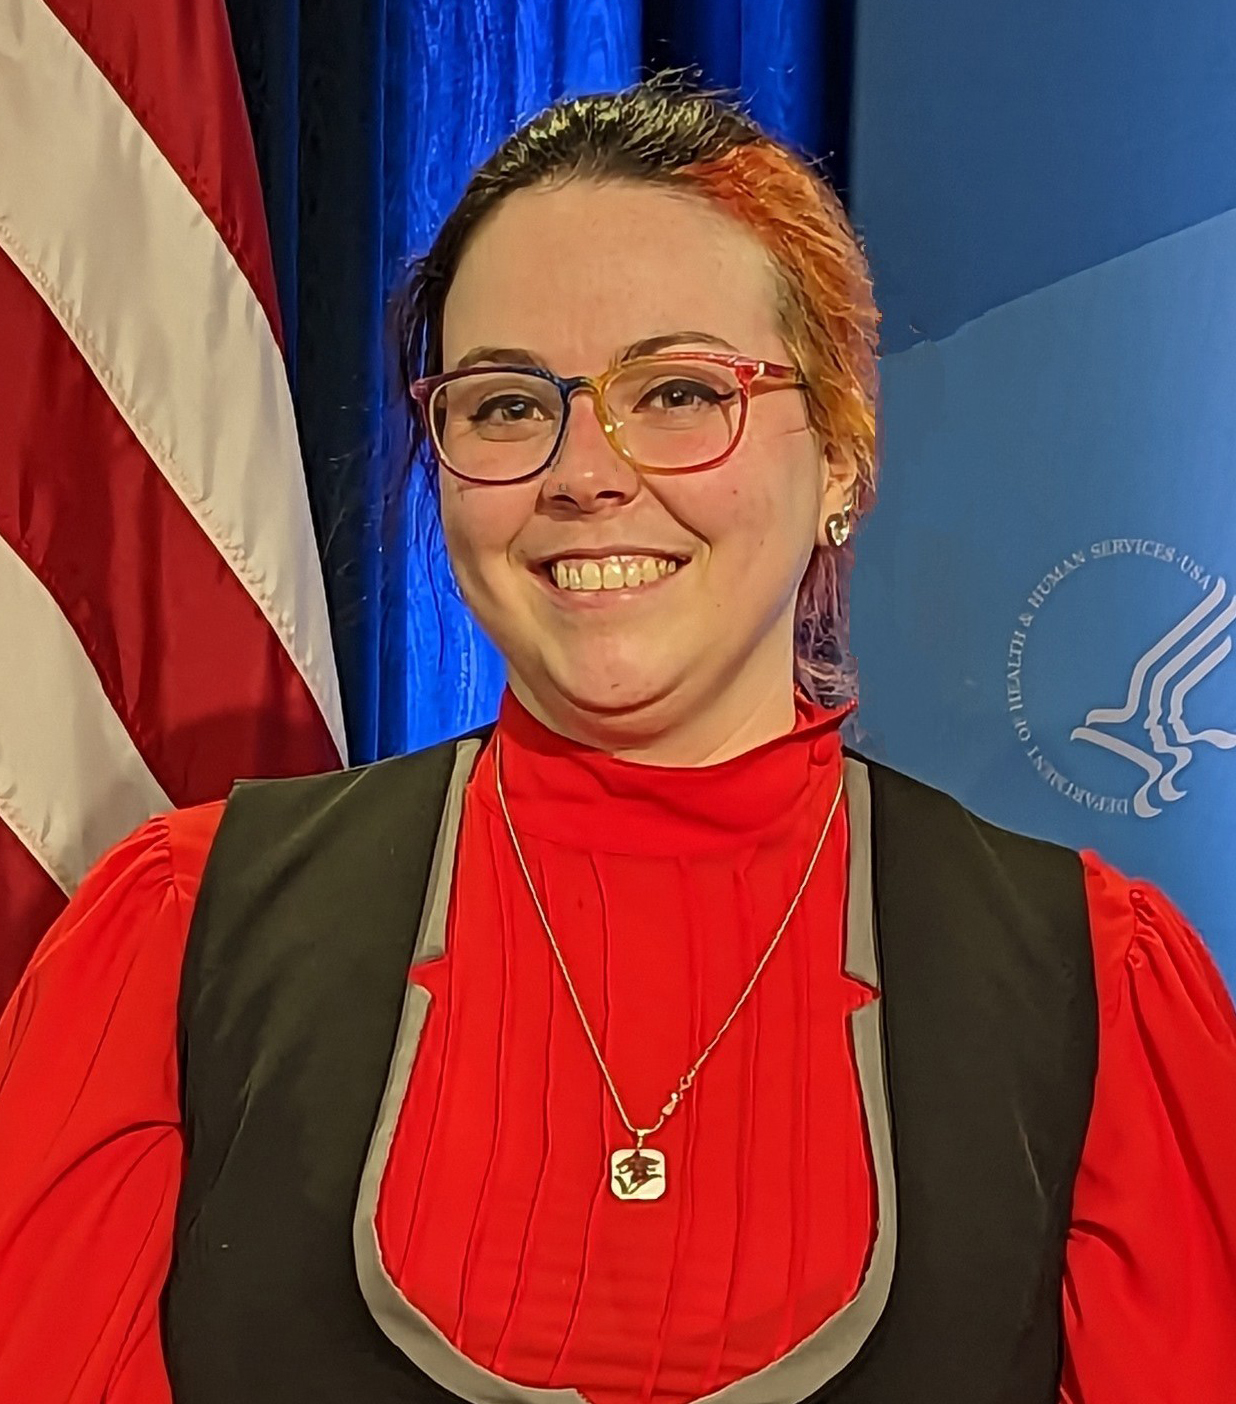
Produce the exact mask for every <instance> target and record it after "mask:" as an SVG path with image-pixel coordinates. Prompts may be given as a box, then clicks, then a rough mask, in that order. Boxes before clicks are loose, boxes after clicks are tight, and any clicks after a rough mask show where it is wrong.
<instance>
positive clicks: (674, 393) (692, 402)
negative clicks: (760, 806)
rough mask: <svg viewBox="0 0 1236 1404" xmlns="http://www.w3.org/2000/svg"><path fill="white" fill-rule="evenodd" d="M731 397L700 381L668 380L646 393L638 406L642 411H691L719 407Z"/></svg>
mask: <svg viewBox="0 0 1236 1404" xmlns="http://www.w3.org/2000/svg"><path fill="white" fill-rule="evenodd" d="M727 399H729V396H728V395H726V394H724V393H722V392H719V391H717V390H715V389H713V387H712V386H711V385H704V384H701V382H700V381H698V380H666V381H663V382H662V383H661V384H660V385H654V386H653V387H652V389H651V390H648V391H646V392H645V393H644V396H643V398H642V399H641V400H640V402H639V404H638V405H637V406H636V408H637V409H641V410H661V411H665V410H691V409H698V408H700V407H701V406H712V405H719V404H721V403H722V402H723V401H725V400H727Z"/></svg>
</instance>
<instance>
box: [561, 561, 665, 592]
mask: <svg viewBox="0 0 1236 1404" xmlns="http://www.w3.org/2000/svg"><path fill="white" fill-rule="evenodd" d="M685 564H686V562H685V561H682V560H680V559H679V558H677V557H675V556H662V555H615V556H602V557H593V556H560V557H558V558H557V559H556V560H552V561H547V562H546V563H545V565H544V567H543V568H542V569H543V570H544V572H545V574H546V576H547V577H548V579H549V582H550V584H551V585H553V586H554V587H555V588H556V589H558V590H562V591H565V592H568V593H571V594H576V593H578V594H595V593H596V592H598V591H603V590H636V589H642V588H643V587H645V586H647V585H655V584H657V583H658V582H659V581H661V580H664V579H665V577H666V576H667V575H674V574H675V573H676V572H677V571H678V570H679V569H680V568H681V567H682V566H683V565H685Z"/></svg>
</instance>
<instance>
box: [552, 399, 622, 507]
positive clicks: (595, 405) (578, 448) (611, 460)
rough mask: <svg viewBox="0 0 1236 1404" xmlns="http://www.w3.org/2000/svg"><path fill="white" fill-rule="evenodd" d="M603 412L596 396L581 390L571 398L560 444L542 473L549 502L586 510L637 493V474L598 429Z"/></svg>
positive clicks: (615, 501)
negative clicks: (573, 505)
mask: <svg viewBox="0 0 1236 1404" xmlns="http://www.w3.org/2000/svg"><path fill="white" fill-rule="evenodd" d="M604 413H605V411H604V409H603V407H602V406H601V404H600V402H599V400H598V398H597V397H596V395H595V394H590V393H589V392H588V391H587V390H583V391H580V392H578V393H576V394H574V395H572V396H571V398H570V401H569V402H568V407H567V422H566V429H565V431H564V433H563V436H562V443H561V445H560V446H559V449H558V453H557V456H556V457H555V459H554V462H553V463H552V464H551V465H550V466H549V468H548V470H547V471H546V474H545V485H544V491H545V493H546V494H547V495H548V496H549V497H550V498H551V499H556V500H560V501H570V502H573V503H574V504H575V505H576V506H577V507H579V508H581V509H583V510H585V511H589V510H594V509H595V508H597V507H599V506H604V505H606V504H612V503H618V502H625V501H628V500H629V499H630V498H632V497H634V496H635V494H636V493H637V492H638V491H639V473H638V472H637V470H636V469H635V468H634V467H633V466H632V465H631V464H630V463H628V462H627V460H626V459H625V458H623V456H622V455H621V454H620V453H619V452H618V450H617V449H616V448H615V447H614V446H613V444H611V442H610V440H609V438H608V436H607V435H606V433H605V430H604V429H603V428H602V427H601V417H602V415H603V414H604Z"/></svg>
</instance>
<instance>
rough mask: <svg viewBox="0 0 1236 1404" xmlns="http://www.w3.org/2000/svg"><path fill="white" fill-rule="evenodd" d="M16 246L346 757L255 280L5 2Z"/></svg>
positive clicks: (60, 31)
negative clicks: (261, 618) (267, 627)
mask: <svg viewBox="0 0 1236 1404" xmlns="http://www.w3.org/2000/svg"><path fill="white" fill-rule="evenodd" d="M0 172H3V178H2V179H0V246H3V247H4V249H5V250H6V252H7V253H8V254H9V255H10V257H12V258H13V260H14V261H15V262H16V264H17V266H18V268H20V270H21V271H22V273H23V274H24V275H25V276H26V278H28V279H29V281H30V282H31V284H32V285H33V286H34V288H35V289H36V291H37V292H38V293H39V295H40V296H41V297H42V298H43V299H44V301H45V302H46V303H47V305H48V307H49V308H50V309H51V310H52V312H53V313H54V314H55V316H56V317H57V319H58V320H59V321H60V323H61V325H62V326H63V327H64V329H65V331H66V332H67V333H68V335H69V336H70V337H71V338H72V340H73V342H74V344H75V345H76V346H77V347H78V349H79V350H80V352H81V354H82V356H83V357H84V358H85V359H86V361H87V363H88V364H89V365H90V367H91V368H92V370H93V371H94V373H95V375H96V376H97V377H98V379H99V381H100V383H101V384H102V385H103V387H104V389H105V390H106V391H107V394H108V395H109V396H110V397H111V399H112V401H113V403H114V404H115V405H116V408H117V409H118V410H119V412H120V413H121V415H122V416H123V417H124V419H125V422H126V423H127V424H128V425H129V427H130V428H131V429H132V431H133V433H134V434H135V435H136V437H137V438H138V440H139V442H140V443H141V444H142V446H143V447H144V448H145V449H146V451H147V452H148V453H149V454H150V456H151V458H152V459H153V461H154V463H155V464H156V465H157V466H158V468H159V469H160V470H161V471H162V472H163V474H164V475H165V476H166V478H167V479H168V481H169V482H170V483H171V485H172V487H173V488H174V489H175V490H176V492H177V494H178V495H179V496H180V498H181V500H182V501H183V502H184V503H185V504H186V506H187V507H188V509H189V511H190V512H191V513H192V514H193V516H194V518H195V519H196V520H197V522H198V523H199V524H200V526H201V527H202V529H203V530H204V531H205V532H206V533H207V534H208V535H209V537H210V538H211V539H212V540H213V541H214V542H215V543H216V545H217V546H218V548H219V550H220V552H221V553H222V555H223V556H224V558H225V559H226V560H227V562H228V563H229V565H230V566H231V567H232V569H233V570H234V571H235V572H236V574H237V576H238V577H239V578H240V580H241V581H242V582H243V584H244V585H245V587H246V588H247V589H248V591H249V593H250V594H251V595H252V596H253V598H254V599H255V600H256V601H257V603H258V605H259V607H260V608H261V610H262V612H263V614H264V615H265V616H266V618H267V619H268V620H269V621H270V624H271V626H272V627H273V628H274V630H275V631H276V633H277V635H278V637H279V638H280V640H281V641H282V642H283V644H284V646H285V647H286V648H287V650H288V653H289V654H290V656H291V657H292V659H293V660H294V662H295V663H296V665H297V667H298V668H299V669H300V672H301V674H302V676H303V677H304V679H305V681H306V683H307V684H308V686H309V688H310V691H311V692H312V694H313V696H314V698H315V699H316V701H317V703H318V706H319V707H320V708H321V711H322V714H323V716H324V718H325V720H326V723H327V725H328V726H329V727H330V730H331V733H332V735H333V736H334V738H335V741H336V743H337V745H338V747H339V752H340V755H343V754H344V753H345V751H344V732H343V714H342V709H341V706H340V701H339V690H338V681H337V677H336V673H335V660H334V653H333V651H332V648H331V641H330V630H329V625H328V622H327V615H326V601H325V595H324V592H323V587H322V574H321V567H320V565H319V562H318V554H317V547H316V544H315V541H314V535H313V528H312V524H311V522H310V517H309V505H308V500H307V495H306V491H305V485H304V475H303V471H302V468H301V462H300V451H299V446H298V440H297V435H296V424H295V419H294V417H293V412H292V402H291V396H290V393H289V390H288V384H287V375H286V371H285V368H284V364H283V359H282V356H281V355H280V352H279V347H278V344H277V343H276V341H275V338H274V334H273V333H272V331H271V328H270V324H269V322H268V321H267V319H266V314H265V313H264V312H263V310H262V307H261V305H260V303H259V302H258V301H257V298H256V297H255V296H254V294H253V289H252V288H251V287H250V285H249V282H248V280H247V279H246V278H245V276H244V274H243V273H242V272H241V270H240V268H239V267H238V266H237V264H236V261H235V259H234V258H233V257H232V255H231V252H230V251H229V250H228V248H227V245H226V244H225V243H224V242H223V240H222V239H221V238H220V236H219V234H218V232H217V230H216V229H215V227H214V225H213V224H212V223H211V222H210V220H209V219H208V218H206V216H205V215H204V214H203V212H202V209H201V207H200V206H199V205H198V203H197V201H196V200H195V199H194V198H193V196H192V194H191V193H190V192H189V190H188V189H187V188H186V186H185V185H184V183H183V182H182V181H181V179H180V177H179V176H178V175H177V174H176V172H175V171H174V170H173V169H172V167H171V166H170V165H169V163H168V162H167V160H166V159H165V158H164V156H163V154H162V152H161V151H160V150H159V148H158V147H157V146H156V145H155V143H154V142H153V141H152V140H151V139H150V137H149V136H148V135H147V134H146V132H145V130H144V129H143V128H142V126H141V125H140V123H139V122H138V121H137V119H136V118H135V117H134V116H133V114H132V113H131V112H130V111H129V109H128V107H127V106H126V105H125V104H124V102H123V101H122V100H121V99H120V97H119V96H118V94H117V93H116V91H115V89H114V88H113V87H112V86H111V84H110V83H109V82H108V81H107V79H106V78H104V76H103V75H102V74H101V73H100V72H99V70H98V69H97V68H96V67H95V65H94V63H93V62H92V61H91V59H90V58H89V56H88V55H87V54H86V53H85V52H84V51H83V50H82V49H81V47H80V46H79V45H78V44H77V42H76V41H75V40H74V38H73V37H72V36H71V35H70V34H69V33H68V31H67V30H65V28H64V27H63V25H61V23H60V22H59V20H58V19H56V17H55V16H54V15H53V14H52V13H51V12H50V11H49V10H48V9H47V7H46V6H45V5H44V4H43V3H41V0H0Z"/></svg>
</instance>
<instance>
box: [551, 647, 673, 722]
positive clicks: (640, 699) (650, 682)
mask: <svg viewBox="0 0 1236 1404" xmlns="http://www.w3.org/2000/svg"><path fill="white" fill-rule="evenodd" d="M680 677H681V670H680V669H678V668H666V669H664V670H662V669H658V668H656V667H649V666H648V661H647V660H646V659H645V660H640V661H638V662H637V661H636V660H630V661H629V662H626V663H623V664H616V663H613V662H591V661H590V662H588V663H587V664H583V663H579V662H574V663H569V664H567V665H566V666H558V667H552V668H550V669H548V670H547V674H546V677H545V680H544V681H545V683H546V684H547V685H548V687H549V689H550V690H551V694H552V695H551V697H547V698H545V699H543V705H545V706H546V710H548V711H557V710H558V708H559V707H562V706H564V705H565V707H566V708H568V709H569V710H571V711H572V712H575V713H577V714H579V715H581V716H583V717H588V718H591V719H594V721H595V723H596V724H599V725H604V724H605V723H606V722H609V723H611V724H612V723H617V724H619V725H621V724H622V721H623V719H629V720H631V721H636V720H637V719H638V718H641V717H644V716H647V715H648V714H649V713H653V712H659V711H661V710H662V709H663V708H664V707H665V706H666V704H667V703H668V702H669V701H670V699H671V698H672V697H673V695H674V693H675V692H676V690H677V685H678V683H679V680H680ZM539 690H540V689H538V691H539ZM554 703H556V705H554Z"/></svg>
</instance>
